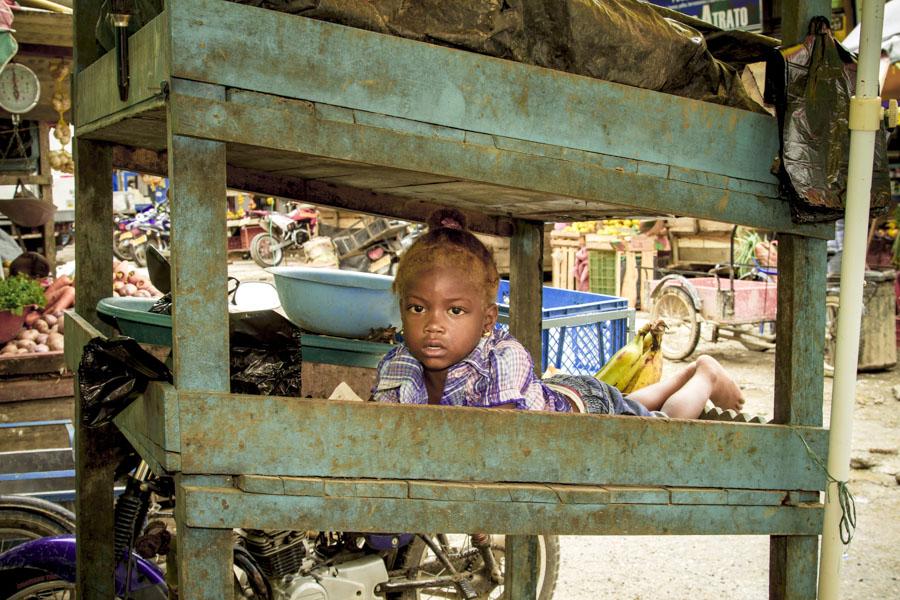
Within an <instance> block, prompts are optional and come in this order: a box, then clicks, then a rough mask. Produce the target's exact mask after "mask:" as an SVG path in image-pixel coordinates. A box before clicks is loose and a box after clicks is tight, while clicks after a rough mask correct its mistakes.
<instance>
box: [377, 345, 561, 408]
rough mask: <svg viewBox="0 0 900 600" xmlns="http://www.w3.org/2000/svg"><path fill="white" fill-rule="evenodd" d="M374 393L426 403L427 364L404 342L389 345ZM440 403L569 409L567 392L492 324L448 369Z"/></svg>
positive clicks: (380, 399)
mask: <svg viewBox="0 0 900 600" xmlns="http://www.w3.org/2000/svg"><path fill="white" fill-rule="evenodd" d="M372 399H373V400H375V401H376V402H395V403H396V402H399V403H401V404H428V391H427V390H426V389H425V375H424V369H423V368H422V364H421V363H420V362H419V361H418V360H416V359H415V358H414V357H413V355H412V354H410V352H409V350H408V349H407V348H406V346H404V345H400V346H397V347H396V348H393V349H391V350H390V351H389V352H388V353H387V354H386V355H385V356H384V358H383V359H381V362H380V363H379V365H378V379H377V380H376V382H375V387H374V388H373V390H372ZM440 403H441V404H442V405H448V406H478V407H491V406H497V405H500V404H508V403H512V404H515V406H516V408H518V409H520V410H547V411H554V412H568V411H569V405H568V402H566V400H565V398H563V397H562V395H560V394H558V393H557V392H554V391H553V390H551V389H549V388H548V387H546V386H544V385H543V384H542V383H541V380H540V379H538V378H537V377H536V376H535V375H534V365H533V363H532V361H531V355H530V354H529V353H528V351H527V350H525V347H524V346H522V344H521V343H519V342H518V340H516V339H515V338H514V337H512V336H511V335H509V334H508V333H506V332H505V331H503V330H502V329H494V332H493V333H492V334H491V336H490V337H488V338H482V339H481V340H480V341H479V342H478V345H477V346H476V347H475V349H474V350H472V352H471V354H469V356H467V357H466V358H464V359H463V360H461V361H460V362H458V363H456V364H455V365H453V366H452V367H450V368H449V369H448V370H447V381H446V382H445V383H444V393H443V395H442V396H441V402H440Z"/></svg>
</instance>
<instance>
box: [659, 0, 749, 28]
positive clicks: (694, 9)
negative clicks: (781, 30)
mask: <svg viewBox="0 0 900 600" xmlns="http://www.w3.org/2000/svg"><path fill="white" fill-rule="evenodd" d="M649 1H650V2H652V3H653V4H656V5H657V6H664V7H666V8H671V9H672V10H677V11H678V12H680V13H684V14H686V15H690V16H692V17H696V18H698V19H701V20H703V21H706V22H707V23H709V24H710V25H713V26H715V27H718V28H719V29H725V30H729V29H743V30H745V31H760V30H762V0H649Z"/></svg>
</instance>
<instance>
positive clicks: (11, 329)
mask: <svg viewBox="0 0 900 600" xmlns="http://www.w3.org/2000/svg"><path fill="white" fill-rule="evenodd" d="M45 302H46V300H45V299H44V290H43V288H41V284H39V283H38V282H37V281H35V280H33V279H29V278H28V277H25V276H24V275H16V276H15V277H7V278H6V279H0V344H2V343H6V342H8V341H9V340H11V339H13V338H14V337H16V334H17V333H18V332H19V329H21V328H22V325H23V324H24V323H25V313H26V312H27V309H29V308H30V307H32V306H39V307H40V306H44V303H45Z"/></svg>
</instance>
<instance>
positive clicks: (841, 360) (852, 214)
mask: <svg viewBox="0 0 900 600" xmlns="http://www.w3.org/2000/svg"><path fill="white" fill-rule="evenodd" d="M883 22H884V4H883V3H882V2H880V1H877V0H876V1H872V0H869V1H867V2H863V3H862V25H861V28H860V47H859V62H858V65H857V73H856V97H857V98H877V97H878V92H879V90H878V62H879V59H880V56H881V28H882V24H883ZM877 133H878V132H875V131H862V130H856V129H851V131H850V164H849V173H848V181H847V207H846V209H845V216H844V252H843V257H842V259H841V296H840V307H839V308H838V327H837V348H836V351H835V367H834V380H833V382H832V386H831V422H830V426H829V427H830V433H829V446H828V472H829V473H830V474H831V475H832V476H833V477H834V478H835V479H836V480H838V481H847V480H848V479H849V477H850V443H851V434H852V431H853V405H854V403H855V399H856V369H857V360H858V356H859V330H860V324H861V318H862V298H863V283H864V281H865V268H866V266H865V265H866V245H867V236H868V228H869V196H870V193H871V189H872V165H873V160H874V155H875V135H876V134H877ZM827 490H828V492H827V494H826V499H825V523H824V529H823V532H822V556H821V560H820V563H819V600H837V599H838V598H839V597H840V583H841V558H842V554H843V543H842V542H841V534H840V520H841V507H840V505H839V503H838V489H837V484H836V483H833V482H830V483H828V488H827Z"/></svg>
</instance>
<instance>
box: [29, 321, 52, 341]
mask: <svg viewBox="0 0 900 600" xmlns="http://www.w3.org/2000/svg"><path fill="white" fill-rule="evenodd" d="M32 328H33V329H34V330H36V331H37V332H39V333H47V332H48V331H50V325H49V324H48V323H47V321H45V320H44V319H38V320H37V321H35V322H34V325H32ZM35 337H37V336H35Z"/></svg>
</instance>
